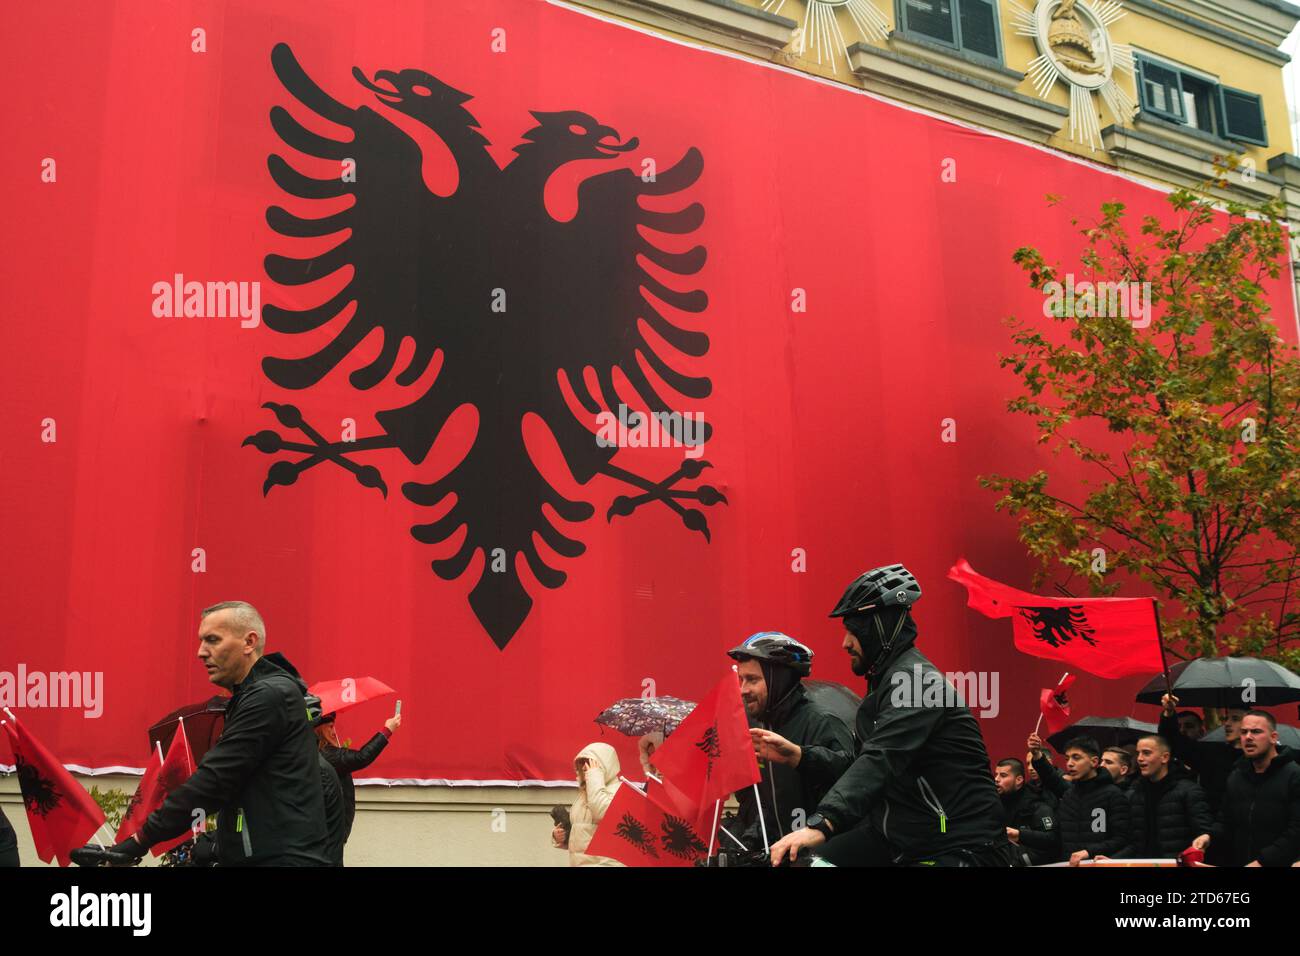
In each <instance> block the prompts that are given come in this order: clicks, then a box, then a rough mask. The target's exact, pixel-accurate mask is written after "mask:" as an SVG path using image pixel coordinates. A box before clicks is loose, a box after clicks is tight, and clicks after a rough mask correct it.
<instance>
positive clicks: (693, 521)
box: [682, 508, 710, 541]
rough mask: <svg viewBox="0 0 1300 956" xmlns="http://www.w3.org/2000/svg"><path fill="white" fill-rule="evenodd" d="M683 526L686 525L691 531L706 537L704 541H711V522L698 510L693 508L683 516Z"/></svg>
mask: <svg viewBox="0 0 1300 956" xmlns="http://www.w3.org/2000/svg"><path fill="white" fill-rule="evenodd" d="M682 524H684V525H686V527H687V528H689V529H690V530H691V531H698V532H699V533H700V534H702V535H704V540H705V541H709V540H710V539H709V520H708V519H707V518H706V517H704V512H703V511H700V510H699V509H697V508H692V509H690V510H689V511H687V512H685V513H684V514H683V515H682Z"/></svg>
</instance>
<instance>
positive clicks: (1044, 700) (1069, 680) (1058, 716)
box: [1038, 674, 1078, 734]
mask: <svg viewBox="0 0 1300 956" xmlns="http://www.w3.org/2000/svg"><path fill="white" fill-rule="evenodd" d="M1076 680H1078V677H1077V676H1076V675H1074V674H1067V675H1065V677H1064V678H1062V680H1061V682H1060V683H1059V684H1057V685H1056V686H1055V687H1044V688H1043V690H1042V693H1040V694H1039V695H1038V709H1039V710H1040V711H1041V712H1042V714H1043V720H1045V721H1046V722H1047V732H1048V734H1054V733H1056V732H1058V731H1061V730H1064V729H1065V728H1066V727H1069V726H1070V699H1069V698H1068V697H1067V696H1066V691H1068V690H1069V689H1070V687H1071V686H1072V685H1073V684H1074V682H1075V681H1076Z"/></svg>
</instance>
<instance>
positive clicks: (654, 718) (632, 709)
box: [596, 697, 695, 737]
mask: <svg viewBox="0 0 1300 956" xmlns="http://www.w3.org/2000/svg"><path fill="white" fill-rule="evenodd" d="M694 709H695V703H694V701H689V700H680V699H678V698H676V697H624V698H623V699H622V700H620V701H616V702H615V703H613V704H611V705H610V706H609V707H606V708H605V709H604V710H602V711H601V712H600V714H599V715H598V716H597V717H596V723H598V724H602V725H604V726H606V727H613V728H614V729H615V730H617V731H618V732H619V733H623V734H627V735H628V736H629V737H640V736H642V735H644V734H650V733H654V732H655V731H659V732H661V733H662V734H663V735H664V736H665V737H667V736H668V735H669V734H671V733H672V732H673V731H674V730H676V729H677V725H678V724H680V723H681V722H682V720H683V719H684V718H685V717H686V715H687V714H689V713H690V712H691V711H692V710H694Z"/></svg>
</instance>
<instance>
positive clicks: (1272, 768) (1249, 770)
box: [1232, 744, 1300, 779]
mask: <svg viewBox="0 0 1300 956" xmlns="http://www.w3.org/2000/svg"><path fill="white" fill-rule="evenodd" d="M1238 752H1239V753H1240V751H1238ZM1297 757H1300V754H1297V753H1296V751H1295V748H1293V747H1288V746H1287V745H1286V744H1278V745H1277V756H1275V757H1274V758H1273V759H1272V760H1271V761H1269V765H1268V769H1267V770H1265V771H1264V772H1263V773H1256V772H1255V767H1254V764H1253V762H1252V761H1251V759H1250V758H1249V757H1247V756H1245V755H1244V754H1243V755H1242V756H1241V757H1239V758H1237V760H1236V762H1235V763H1233V765H1232V772H1233V773H1240V774H1245V775H1246V776H1247V777H1248V778H1251V779H1258V778H1262V777H1267V776H1269V775H1270V774H1273V773H1276V772H1277V770H1278V768H1279V767H1282V766H1285V765H1286V764H1289V763H1296V762H1298V761H1297V760H1296V758H1297Z"/></svg>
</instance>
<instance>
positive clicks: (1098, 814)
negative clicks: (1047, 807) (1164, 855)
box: [1034, 756, 1129, 859]
mask: <svg viewBox="0 0 1300 956" xmlns="http://www.w3.org/2000/svg"><path fill="white" fill-rule="evenodd" d="M1034 769H1035V770H1037V771H1038V779H1039V780H1041V781H1043V786H1044V788H1046V789H1048V790H1051V791H1052V792H1053V793H1055V794H1056V795H1057V796H1058V797H1060V803H1058V804H1057V806H1056V822H1057V823H1058V824H1059V825H1060V828H1061V855H1062V856H1063V857H1064V858H1066V859H1068V858H1069V857H1070V856H1071V855H1072V854H1073V853H1075V852H1076V851H1078V850H1087V851H1088V856H1089V857H1090V858H1093V859H1095V858H1096V857H1098V856H1117V855H1118V854H1119V853H1121V852H1122V851H1123V850H1124V848H1125V847H1126V846H1128V839H1129V798H1128V794H1127V793H1125V792H1124V791H1123V790H1121V789H1120V788H1119V787H1117V786H1115V781H1113V780H1111V778H1110V771H1108V770H1107V769H1106V768H1105V767H1098V768H1097V775H1096V776H1095V777H1093V778H1092V779H1090V780H1080V781H1077V782H1075V783H1069V782H1067V781H1066V779H1065V778H1064V777H1063V776H1062V775H1061V771H1059V770H1057V769H1056V768H1055V767H1054V766H1052V762H1051V761H1050V760H1048V759H1047V757H1046V756H1042V757H1037V758H1035V759H1034Z"/></svg>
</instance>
